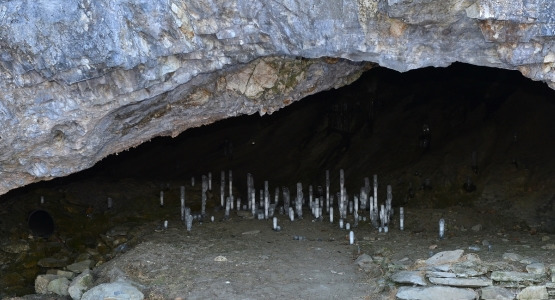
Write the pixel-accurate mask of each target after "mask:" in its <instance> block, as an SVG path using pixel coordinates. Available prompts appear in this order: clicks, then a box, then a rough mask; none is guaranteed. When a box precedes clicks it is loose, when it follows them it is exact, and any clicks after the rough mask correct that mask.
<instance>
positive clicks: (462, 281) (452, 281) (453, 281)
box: [428, 277, 493, 287]
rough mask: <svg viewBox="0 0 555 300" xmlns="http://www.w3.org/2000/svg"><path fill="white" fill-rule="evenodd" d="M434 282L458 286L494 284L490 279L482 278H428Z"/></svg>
mask: <svg viewBox="0 0 555 300" xmlns="http://www.w3.org/2000/svg"><path fill="white" fill-rule="evenodd" d="M428 280H430V282H431V283H433V284H441V285H449V286H457V287H483V286H490V285H493V282H492V281H491V280H490V279H482V278H435V277H430V278H428Z"/></svg>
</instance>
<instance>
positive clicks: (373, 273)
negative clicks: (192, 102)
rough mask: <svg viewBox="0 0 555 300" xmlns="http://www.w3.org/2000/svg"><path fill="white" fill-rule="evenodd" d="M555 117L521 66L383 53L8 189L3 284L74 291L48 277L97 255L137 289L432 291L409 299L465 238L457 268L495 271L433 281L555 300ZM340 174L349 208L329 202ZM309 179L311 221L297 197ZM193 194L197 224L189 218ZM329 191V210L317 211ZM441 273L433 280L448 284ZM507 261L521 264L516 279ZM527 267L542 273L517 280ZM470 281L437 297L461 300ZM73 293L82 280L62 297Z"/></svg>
mask: <svg viewBox="0 0 555 300" xmlns="http://www.w3.org/2000/svg"><path fill="white" fill-rule="evenodd" d="M554 113H555V91H553V90H552V89H550V88H549V87H548V86H547V85H546V84H545V83H541V82H534V81H531V80H529V79H527V78H525V77H523V76H522V75H521V74H520V73H519V72H517V71H508V70H502V69H495V68H486V67H478V66H472V65H468V64H463V63H455V64H453V65H451V66H449V67H447V68H433V67H429V68H423V69H418V70H412V71H409V72H404V73H401V72H397V71H394V70H391V69H387V68H383V67H378V66H376V67H373V68H371V69H370V70H368V71H366V72H364V73H363V74H362V75H361V77H360V78H359V79H358V80H356V81H354V82H353V83H352V84H350V85H347V86H344V87H341V88H338V89H331V90H328V91H323V92H319V93H316V94H314V95H311V96H308V97H306V98H305V99H303V100H302V101H299V102H296V103H293V104H291V105H289V106H288V107H286V108H283V109H280V110H278V111H276V112H273V113H272V114H266V115H263V116H262V115H258V114H254V115H247V116H240V117H233V118H229V119H225V120H220V121H217V122H215V123H213V124H210V125H204V126H201V127H197V128H192V129H188V130H186V131H184V132H183V133H181V134H180V135H178V136H176V137H156V138H153V139H152V140H150V141H147V142H145V143H143V144H141V145H138V146H136V147H134V148H131V149H128V150H125V151H122V152H120V153H118V154H114V155H110V156H108V157H106V158H104V159H103V160H101V161H99V162H98V163H96V164H95V166H93V167H91V168H89V169H86V170H84V171H81V172H78V173H75V174H72V175H68V176H65V177H60V178H56V179H52V180H49V181H43V182H38V183H33V184H30V185H27V186H25V187H21V188H18V189H14V190H12V191H10V192H8V193H6V194H4V195H2V196H1V198H0V239H1V240H0V244H1V245H2V248H1V249H0V250H1V251H0V264H1V267H0V278H1V279H0V287H1V290H0V296H1V297H2V298H4V297H6V298H7V297H13V296H19V297H22V298H21V299H42V298H40V297H45V298H44V299H51V298H48V297H51V296H52V295H56V293H57V292H59V291H58V290H56V287H55V285H54V284H50V282H56V284H58V285H61V286H63V284H64V283H63V282H66V284H67V285H70V284H71V283H70V280H71V282H73V281H77V280H76V279H75V277H74V276H75V275H76V274H79V273H80V272H83V270H82V269H79V268H83V267H82V265H83V264H84V265H85V267H84V269H87V270H88V269H91V271H90V273H89V271H86V276H87V278H89V280H90V281H94V283H95V285H97V286H101V285H102V284H105V285H106V284H110V283H111V282H112V283H113V282H116V283H118V282H119V283H120V284H123V283H122V282H124V283H125V284H127V285H128V286H131V288H129V287H128V286H125V285H124V286H123V287H122V286H119V287H118V288H119V290H118V291H119V292H121V293H128V294H129V295H130V296H129V297H131V299H141V298H140V297H139V298H134V297H138V296H137V295H136V294H133V291H129V289H135V290H136V291H140V293H142V294H141V295H143V294H144V297H145V299H178V298H181V299H189V298H190V299H199V298H226V299H235V298H241V299H244V298H249V299H251V298H252V299H260V298H276V297H286V298H297V297H298V298H302V299H307V298H326V297H329V298H336V297H347V298H357V297H368V298H370V299H392V298H391V297H393V298H395V297H397V298H396V299H408V298H404V297H416V298H414V299H428V298H425V296H422V297H423V298H418V297H420V296H418V294H416V296H415V294H414V293H418V291H416V292H415V291H411V292H412V293H413V294H411V296H404V293H408V292H409V291H408V290H409V289H418V288H413V287H410V286H406V284H407V283H409V284H410V285H421V283H420V282H419V280H424V281H425V280H426V279H423V278H424V277H422V278H421V279H411V280H409V281H408V282H407V281H404V280H407V279H398V277H400V275H399V274H404V273H403V272H405V273H406V272H416V273H418V272H420V273H419V274H421V276H423V275H422V274H423V273H422V272H423V271H414V270H416V269H415V268H416V267H415V266H419V265H422V264H424V265H425V264H426V263H425V262H424V261H426V262H428V261H429V260H433V258H435V257H437V255H444V254H445V253H451V252H454V251H455V252H456V251H461V252H463V251H464V252H466V253H467V254H465V255H464V256H462V258H457V259H455V260H454V261H450V262H449V263H451V267H452V269H451V270H444V271H446V272H444V273H447V272H452V274H453V276H455V273H456V274H457V275H456V277H457V279H458V278H459V277H460V278H463V280H475V281H478V280H481V281H479V282H478V283H475V282H474V283H472V284H474V285H472V284H470V283H469V285H465V284H467V283H452V282H451V283H449V284H446V283H439V284H437V285H434V287H443V288H451V289H455V290H461V291H463V292H466V293H467V295H466V296H464V297H469V298H464V299H475V298H472V297H473V296H472V295H476V297H478V296H477V295H481V296H480V297H482V296H483V297H482V298H479V299H489V298H484V297H485V296H484V295H486V294H487V293H491V291H489V290H488V289H493V288H497V289H498V290H495V292H494V295H498V296H499V295H504V294H503V293H506V292H508V293H509V294H510V293H512V297H513V298H514V297H515V296H516V294H517V293H524V291H525V290H526V289H530V288H536V287H538V289H540V290H541V289H542V288H543V289H545V293H546V295H548V297H553V296H554V292H555V290H554V286H553V283H552V282H553V280H554V277H549V276H553V274H554V268H555V251H553V250H554V249H555V245H553V241H554V240H555V212H554V208H553V206H554V202H555V185H554V184H553V183H554V179H555V176H554V170H555V161H554V160H553V159H552V157H551V156H552V153H555V136H554V133H553V130H552V129H553V128H555V120H554V119H553V118H552V116H553V115H554ZM327 171H328V172H329V181H330V194H331V197H332V198H334V197H335V202H333V204H332V207H333V209H334V211H333V209H332V211H333V215H334V220H333V221H331V220H330V213H329V208H328V206H327V204H326V202H325V200H324V199H326V198H327V197H326V192H325V190H326V172H327ZM342 173H343V174H344V186H345V191H346V199H347V200H346V202H345V208H344V209H345V211H346V212H345V213H346V216H344V217H342V216H341V215H340V206H339V203H338V198H340V195H341V193H340V181H341V178H340V177H341V176H340V174H342ZM230 174H232V185H231V187H232V188H231V189H230V186H229V180H230V178H229V176H230ZM222 175H223V176H224V189H223V191H224V195H223V197H222V195H221V186H222V181H221V178H222ZM251 175H252V178H253V182H254V184H253V189H249V187H248V179H247V178H248V177H249V176H251ZM374 175H377V181H378V188H377V194H376V195H377V203H378V208H379V206H380V205H382V204H385V203H386V199H387V198H388V197H389V196H388V189H389V187H388V186H390V187H391V192H392V195H393V197H392V210H391V211H392V212H391V217H390V220H389V221H388V224H387V226H386V227H387V229H385V228H383V227H382V224H379V219H376V221H375V222H376V223H373V222H372V219H371V216H372V213H371V212H372V210H371V209H370V204H369V201H371V200H369V199H367V200H365V204H363V201H362V199H363V196H362V194H361V193H362V192H363V190H364V192H365V193H367V194H368V196H371V195H373V194H372V189H373V185H374V182H373V180H374ZM208 178H210V184H208V182H209V181H208ZM365 180H366V181H367V182H368V183H366V181H365ZM266 182H267V184H268V192H267V194H268V196H267V197H268V198H269V200H268V202H269V204H273V203H274V202H275V199H276V197H277V198H278V200H277V201H278V202H277V204H275V205H270V206H271V209H270V211H269V212H268V211H265V209H264V207H265V206H264V201H263V199H264V198H263V197H264V195H265V194H266V192H265V184H266ZM297 183H301V184H302V194H303V199H304V200H303V202H304V204H303V205H302V208H301V214H302V217H300V216H299V213H298V211H296V209H297V208H296V207H295V206H294V203H296V202H295V201H296V200H295V199H296V197H297ZM365 184H369V189H368V190H365V189H366V187H365ZM209 185H210V188H209ZM386 187H387V188H386ZM182 189H183V190H184V195H185V200H184V201H185V203H186V207H187V208H188V210H187V211H186V212H187V213H189V212H190V221H191V224H192V227H191V228H188V226H191V225H187V223H186V220H189V217H187V218H182V214H183V213H184V212H182V211H181V203H180V201H181V200H180V199H181V193H182ZM286 189H287V190H288V193H289V196H290V199H289V200H288V201H287V202H289V203H288V204H287V207H285V206H286V204H285V200H284V199H285V190H286ZM252 192H254V194H255V205H254V207H255V210H252V207H251V205H250V204H248V202H249V201H248V199H250V197H249V195H248V194H249V193H252ZM230 193H232V195H233V198H232V199H229V200H228V197H229V196H230ZM355 197H357V198H356V200H357V201H358V202H357V205H356V206H355V205H354V204H353V203H352V202H353V200H355ZM203 198H204V200H203ZM313 198H314V199H313ZM316 199H319V201H320V203H321V205H322V206H321V207H320V208H321V212H319V211H318V210H317V209H316V210H313V209H312V207H318V206H319V205H320V204H318V206H316V204H313V203H316V202H317V201H318V200H316ZM203 201H206V202H205V203H206V204H205V205H203ZM222 201H223V202H222ZM228 201H231V202H233V206H231V204H230V207H229V212H226V211H227V208H226V204H227V202H228ZM239 201H241V202H239ZM332 201H333V200H332ZM349 202H351V203H350V204H349ZM222 203H225V204H224V205H223V206H222ZM353 206H355V207H357V208H358V209H356V210H355V209H354V208H353ZM203 207H204V208H203ZM288 207H290V209H287V208H288ZM400 208H403V210H404V211H403V217H404V219H403V224H402V225H401V223H400V222H401V221H400ZM382 209H383V208H382ZM378 210H379V209H378ZM203 211H204V213H203ZM290 211H291V212H293V216H294V217H293V218H294V220H293V221H291V220H290V215H289V212H290ZM353 211H357V213H356V214H357V215H356V216H355V215H354V213H353ZM253 212H254V213H253ZM319 214H321V215H319ZM274 216H275V217H276V218H277V226H279V228H275V227H274V226H275V225H274V224H273V217H274ZM378 218H379V217H378ZM440 220H441V221H440ZM340 222H341V224H342V225H341V226H342V228H340ZM439 222H444V225H443V226H444V227H443V232H442V233H440V232H439V230H440V229H439V226H440V225H439ZM343 223H344V224H343ZM347 224H348V225H347ZM347 226H349V227H350V228H349V229H347ZM401 226H402V228H401ZM386 230H387V232H386ZM350 232H353V234H354V239H353V240H352V241H351V240H350V238H351V237H350V236H349V234H350ZM478 257H479V258H478ZM364 259H366V260H364ZM353 261H354V262H353ZM476 262H479V263H476ZM79 264H80V265H81V266H79ZM76 265H77V266H76ZM538 265H539V266H541V267H540V268H539V269H542V268H543V271H541V270H540V271H536V269H534V268H537V266H538ZM454 266H458V267H459V269H458V271H457V270H455V268H454ZM463 267H464V268H466V269H464V270H460V268H463ZM439 269H440V268H439V267H438V270H439ZM531 269H533V270H534V271H530V270H531ZM420 270H422V269H420ZM438 270H435V271H434V272H436V271H438ZM527 270H528V271H527ZM476 271H483V272H480V273H478V275H476V274H474V273H472V272H476ZM427 272H428V274H427V277H426V278H427V280H432V279H433V280H440V279H441V280H444V279H445V278H442V277H441V276H439V275H438V276H437V278H439V279H437V278H436V277H434V276H432V275H430V274H429V273H430V272H431V271H430V270H428V271H427ZM438 272H439V271H438ZM457 272H458V273H457ZM503 272H505V273H508V274H512V275H514V274H517V275H514V276H516V277H515V278H510V279H504V278H501V277H502V276H501V275H499V274H500V273H501V274H502V275H503V274H505V273H503ZM511 272H513V273H511ZM534 272H536V273H534ZM68 273H69V274H70V275H71V277H69V278H68V279H63V280H62V279H61V278H66V277H64V276H67V275H68ZM81 274H85V273H81ZM519 274H520V275H519ZM522 274H524V275H522ZM530 274H531V275H530ZM550 274H551V275H550ZM525 275H526V276H528V275H530V276H532V275H533V276H535V277H525V278H520V277H518V276H525ZM48 276H49V277H48ZM80 276H82V275H80ZM88 276H90V277H88ZM496 276H497V277H496ZM499 276H501V277H499ZM430 277H432V278H430ZM469 277H470V278H469ZM64 280H65V281H64ZM60 281H62V283H59V282H60ZM44 282H46V283H44ZM492 282H493V283H492ZM432 283H434V284H435V282H433V281H432ZM89 284H90V286H88V287H87V288H83V291H81V293H83V292H86V290H87V289H89V288H91V287H92V286H93V285H92V282H90V283H89ZM453 285H454V286H456V287H452V286H453ZM56 286H57V285H56ZM126 288H129V289H126ZM429 288H431V287H429ZM499 289H500V290H499ZM91 290H92V289H91ZM73 292H75V289H74V290H73ZM459 292H460V291H453V290H448V291H432V290H427V291H424V292H423V293H424V295H428V297H430V295H436V296H437V293H446V295H455V296H453V297H463V296H461V295H460V294H457V293H459ZM541 292H542V291H540V293H541ZM35 293H36V294H35ZM452 293H454V294H452ZM468 293H470V296H468ZM32 294H35V295H32ZM23 295H27V296H23ZM41 295H42V296H41ZM60 295H61V296H60ZM67 295H68V293H67V286H66V292H65V293H64V292H59V295H58V296H57V297H64V296H65V297H68V299H70V298H69V296H67ZM78 295H79V297H80V294H79V293H78ZM439 295H441V294H439ZM37 297H38V298H37ZM71 297H73V299H75V298H74V297H75V296H74V294H72V295H71ZM83 297H84V298H85V296H83ZM89 297H91V296H89ZM445 297H447V298H445V299H450V298H448V297H449V296H445ZM507 297H511V296H510V295H509V296H507ZM513 298H507V299H513ZM18 299H20V298H18ZM87 299H94V298H87ZM411 299H413V298H411ZM453 299H455V298H453ZM456 299H463V298H456ZM492 299H493V298H492ZM503 299H505V298H503ZM545 299H547V298H545Z"/></svg>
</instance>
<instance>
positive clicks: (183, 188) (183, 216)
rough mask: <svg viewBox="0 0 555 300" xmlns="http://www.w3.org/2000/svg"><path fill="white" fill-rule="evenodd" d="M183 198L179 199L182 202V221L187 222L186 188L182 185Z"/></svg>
mask: <svg viewBox="0 0 555 300" xmlns="http://www.w3.org/2000/svg"><path fill="white" fill-rule="evenodd" d="M180 191H181V196H180V197H179V199H180V200H181V221H184V220H185V186H184V185H182V186H181V187H180Z"/></svg>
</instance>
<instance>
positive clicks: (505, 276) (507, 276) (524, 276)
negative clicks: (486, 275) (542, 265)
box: [491, 271, 541, 282]
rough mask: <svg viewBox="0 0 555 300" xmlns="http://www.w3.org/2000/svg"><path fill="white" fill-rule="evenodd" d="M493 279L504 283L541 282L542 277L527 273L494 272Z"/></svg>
mask: <svg viewBox="0 0 555 300" xmlns="http://www.w3.org/2000/svg"><path fill="white" fill-rule="evenodd" d="M491 279H492V280H494V281H504V282H507V281H508V282H526V281H528V282H540V281H541V276H539V275H537V274H530V273H525V272H513V271H493V272H491Z"/></svg>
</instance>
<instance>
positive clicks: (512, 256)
mask: <svg viewBox="0 0 555 300" xmlns="http://www.w3.org/2000/svg"><path fill="white" fill-rule="evenodd" d="M503 259H504V260H508V261H521V260H522V255H520V254H516V253H511V252H508V253H504V254H503Z"/></svg>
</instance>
